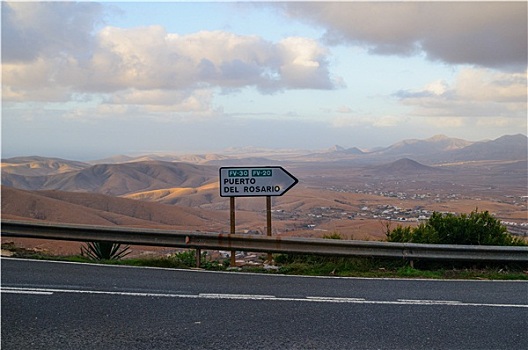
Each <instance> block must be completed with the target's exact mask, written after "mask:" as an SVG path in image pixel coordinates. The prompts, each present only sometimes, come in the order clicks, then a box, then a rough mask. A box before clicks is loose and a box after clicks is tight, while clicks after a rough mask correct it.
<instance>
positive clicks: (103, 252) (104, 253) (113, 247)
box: [81, 242, 130, 260]
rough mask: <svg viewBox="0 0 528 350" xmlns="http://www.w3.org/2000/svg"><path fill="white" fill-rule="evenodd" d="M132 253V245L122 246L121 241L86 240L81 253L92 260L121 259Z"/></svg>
mask: <svg viewBox="0 0 528 350" xmlns="http://www.w3.org/2000/svg"><path fill="white" fill-rule="evenodd" d="M128 254H130V246H128V245H127V246H125V247H123V248H121V243H115V242H86V243H85V245H84V246H83V247H81V255H83V256H87V257H88V258H89V259H91V260H119V259H121V258H124V257H125V256H127V255H128Z"/></svg>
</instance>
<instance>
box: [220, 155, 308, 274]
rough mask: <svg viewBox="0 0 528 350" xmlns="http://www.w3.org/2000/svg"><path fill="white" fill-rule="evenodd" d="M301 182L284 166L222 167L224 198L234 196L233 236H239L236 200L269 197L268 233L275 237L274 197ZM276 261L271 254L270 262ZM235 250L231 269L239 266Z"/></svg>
mask: <svg viewBox="0 0 528 350" xmlns="http://www.w3.org/2000/svg"><path fill="white" fill-rule="evenodd" d="M297 182H299V180H297V179H296V178H295V177H294V176H293V175H292V174H290V173H289V172H288V171H286V170H285V169H284V168H283V167H280V166H264V167H244V168H240V167H222V168H220V196H221V197H230V198H229V200H230V202H229V203H230V205H229V212H230V214H229V216H230V223H231V231H230V232H231V234H234V233H235V197H266V234H267V236H271V233H272V231H271V197H272V196H282V195H283V194H284V193H286V192H288V191H289V190H290V188H292V187H293V186H295V185H296V184H297ZM271 260H272V256H271V253H268V261H271ZM235 263H236V261H235V252H234V251H231V266H235Z"/></svg>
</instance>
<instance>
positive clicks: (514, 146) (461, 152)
mask: <svg viewBox="0 0 528 350" xmlns="http://www.w3.org/2000/svg"><path fill="white" fill-rule="evenodd" d="M448 157H449V158H450V159H452V160H454V161H476V160H526V159H527V158H528V138H527V137H526V136H524V135H521V134H517V135H505V136H502V137H499V138H498V139H495V140H492V141H482V142H476V143H474V144H472V145H469V146H467V147H464V148H462V149H458V150H454V151H451V152H449V155H448Z"/></svg>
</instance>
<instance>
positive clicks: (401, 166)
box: [367, 158, 445, 175]
mask: <svg viewBox="0 0 528 350" xmlns="http://www.w3.org/2000/svg"><path fill="white" fill-rule="evenodd" d="M367 171H368V172H371V173H374V174H383V175H412V174H422V173H438V172H444V171H445V170H443V169H439V168H435V167H431V166H427V165H423V164H421V163H418V162H417V161H415V160H412V159H409V158H402V159H398V160H397V161H394V162H391V163H388V164H382V165H378V166H374V167H371V168H369V169H368V170H367Z"/></svg>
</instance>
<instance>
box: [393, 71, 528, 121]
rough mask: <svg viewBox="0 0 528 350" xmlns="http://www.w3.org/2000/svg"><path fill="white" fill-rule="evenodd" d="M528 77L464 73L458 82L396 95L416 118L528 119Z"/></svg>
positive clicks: (520, 74)
mask: <svg viewBox="0 0 528 350" xmlns="http://www.w3.org/2000/svg"><path fill="white" fill-rule="evenodd" d="M526 86H527V73H526V72H525V73H504V72H497V71H493V70H490V69H474V68H466V69H462V70H461V71H460V72H459V74H458V76H457V77H456V79H455V81H454V82H453V83H451V84H448V83H447V82H445V81H437V82H433V83H431V84H428V85H427V86H425V87H424V88H422V89H419V90H414V91H411V90H405V91H399V92H398V93H396V94H395V96H396V97H398V98H399V99H400V101H401V102H402V103H404V104H405V105H408V106H411V107H413V108H414V110H413V112H412V114H413V115H416V116H423V117H427V116H441V117H510V118H526V111H527V98H528V92H527V89H526Z"/></svg>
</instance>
